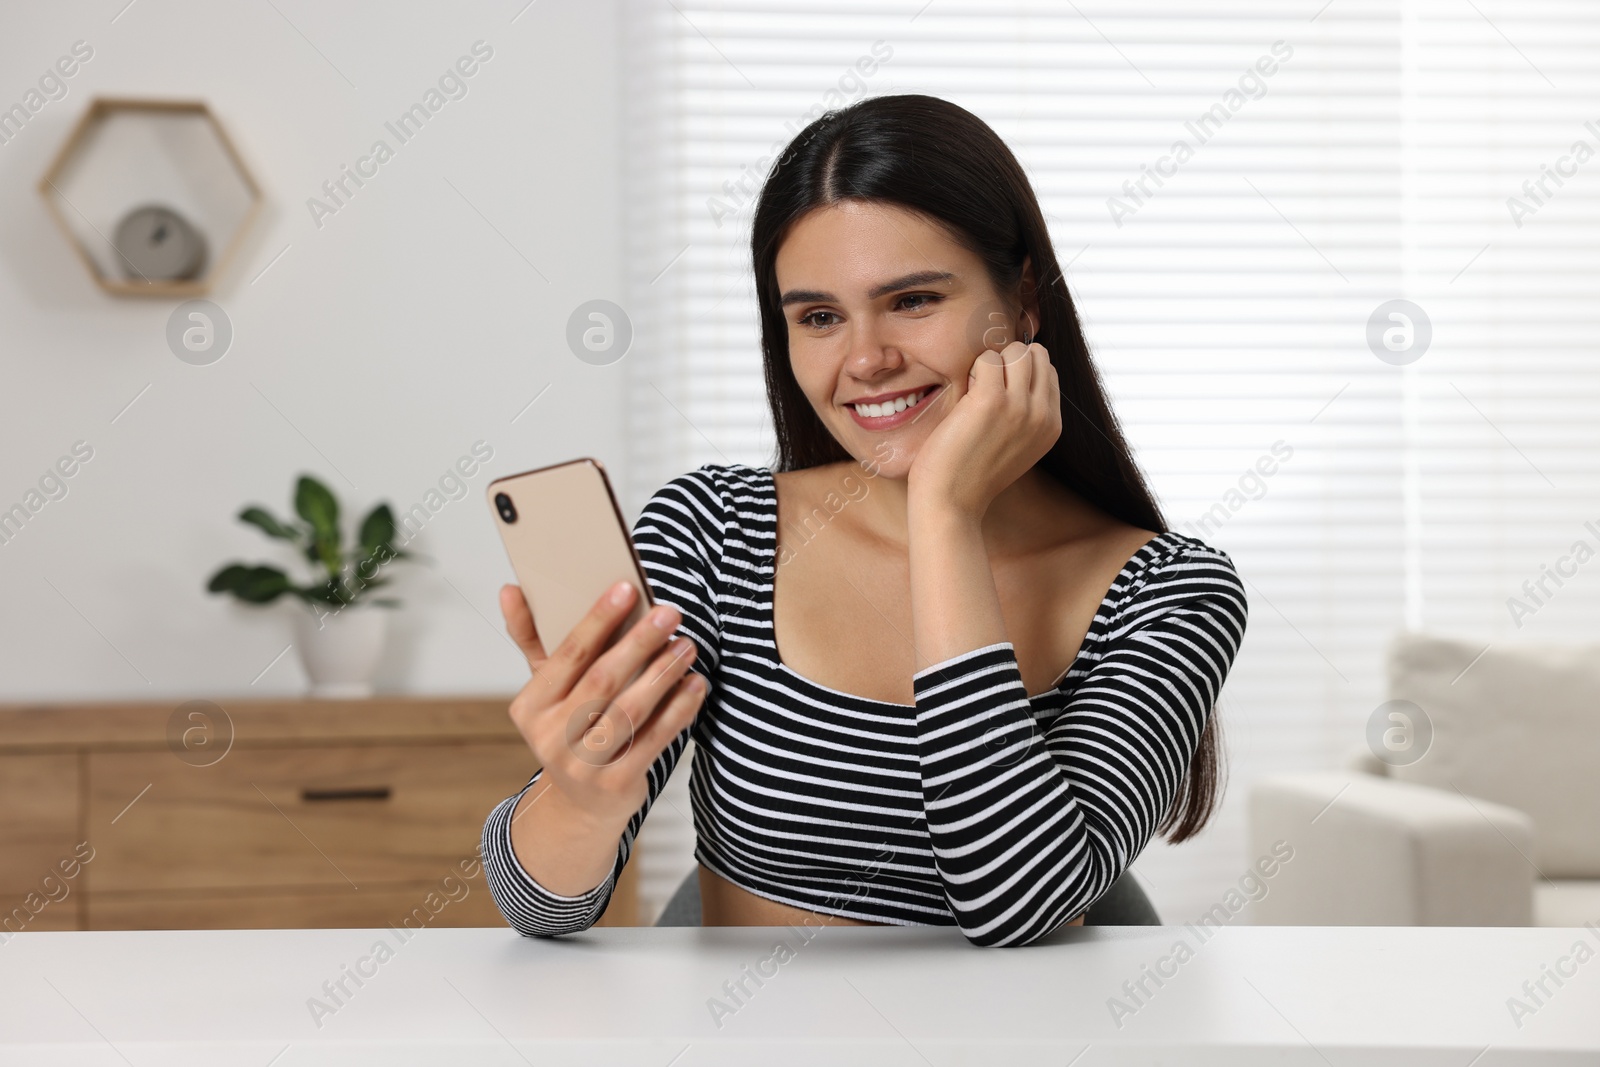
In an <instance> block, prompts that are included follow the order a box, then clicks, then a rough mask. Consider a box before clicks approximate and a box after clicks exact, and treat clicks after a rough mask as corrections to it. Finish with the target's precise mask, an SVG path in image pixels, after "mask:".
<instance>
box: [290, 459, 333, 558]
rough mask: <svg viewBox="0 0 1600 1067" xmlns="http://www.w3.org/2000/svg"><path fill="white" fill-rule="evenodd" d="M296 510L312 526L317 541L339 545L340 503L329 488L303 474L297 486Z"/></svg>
mask: <svg viewBox="0 0 1600 1067" xmlns="http://www.w3.org/2000/svg"><path fill="white" fill-rule="evenodd" d="M294 510H295V512H296V513H297V514H298V515H299V516H300V517H301V518H302V519H304V520H306V522H308V523H310V524H311V530H312V533H313V534H314V535H315V536H316V539H317V541H319V542H323V543H328V542H331V543H332V544H333V545H334V546H335V547H337V546H338V544H339V502H338V501H337V500H335V499H334V496H333V493H331V492H330V491H329V490H328V487H327V486H325V485H323V484H322V483H321V482H319V481H317V480H316V479H315V478H313V477H312V476H311V475H309V474H302V475H301V476H300V481H299V482H298V483H296V484H295V489H294Z"/></svg>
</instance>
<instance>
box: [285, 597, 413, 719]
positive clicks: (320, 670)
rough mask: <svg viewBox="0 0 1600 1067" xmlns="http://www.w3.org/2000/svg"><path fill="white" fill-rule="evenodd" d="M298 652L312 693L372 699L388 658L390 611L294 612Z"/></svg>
mask: <svg viewBox="0 0 1600 1067" xmlns="http://www.w3.org/2000/svg"><path fill="white" fill-rule="evenodd" d="M294 625H295V634H296V640H295V649H296V650H297V651H298V652H299V653H300V663H301V665H303V666H304V667H305V670H306V676H307V677H308V678H310V679H311V695H312V696H314V697H334V698H344V699H349V698H352V697H369V696H371V695H372V679H373V677H374V676H375V675H376V674H377V673H378V661H379V660H380V659H381V658H382V657H383V642H384V638H385V636H386V635H387V633H388V627H389V613H388V612H387V611H386V610H384V609H383V608H376V607H371V606H363V605H360V604H357V605H355V606H353V607H347V608H341V609H339V610H338V611H329V612H325V613H322V614H317V613H314V612H311V611H299V612H296V614H295V622H294Z"/></svg>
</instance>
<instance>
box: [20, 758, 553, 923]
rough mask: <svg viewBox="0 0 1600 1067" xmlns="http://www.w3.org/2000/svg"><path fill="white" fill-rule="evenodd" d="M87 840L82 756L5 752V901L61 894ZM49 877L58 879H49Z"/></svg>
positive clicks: (77, 867) (75, 869) (75, 872)
mask: <svg viewBox="0 0 1600 1067" xmlns="http://www.w3.org/2000/svg"><path fill="white" fill-rule="evenodd" d="M528 773H530V774H531V773H533V772H532V771H530V772H528ZM523 780H524V781H526V780H527V779H523ZM82 840H83V839H82V838H81V837H79V836H78V757H77V756H76V755H75V754H59V753H52V754H43V755H26V756H0V906H3V907H4V909H5V910H6V911H10V910H11V906H12V905H13V904H14V903H19V902H20V898H22V897H24V896H25V895H26V894H28V893H35V892H36V893H40V894H44V893H45V892H46V891H49V892H52V893H55V894H56V895H58V896H59V895H60V890H59V889H57V887H56V882H62V881H70V879H66V878H65V873H64V872H66V871H69V870H70V871H72V872H73V875H74V877H76V875H77V873H78V871H79V869H80V865H79V864H78V862H77V860H78V859H81V858H85V857H87V856H89V855H91V853H88V852H87V851H84V852H83V854H82V855H75V853H74V848H75V846H77V845H78V843H79V842H80V841H82ZM46 878H54V879H55V881H52V882H51V883H50V884H49V885H45V881H44V880H45V879H46ZM13 898H17V899H13Z"/></svg>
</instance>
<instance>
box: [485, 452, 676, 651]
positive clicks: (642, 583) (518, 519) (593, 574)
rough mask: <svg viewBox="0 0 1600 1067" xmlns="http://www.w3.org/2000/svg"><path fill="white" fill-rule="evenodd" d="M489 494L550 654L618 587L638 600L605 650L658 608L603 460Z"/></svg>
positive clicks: (524, 477) (493, 485)
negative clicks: (629, 590) (628, 588)
mask: <svg viewBox="0 0 1600 1067" xmlns="http://www.w3.org/2000/svg"><path fill="white" fill-rule="evenodd" d="M486 493H487V494H488V498H489V506H490V508H492V509H493V511H494V513H495V516H496V518H497V521H498V524H499V527H500V540H501V541H503V542H504V543H505V546H506V555H507V556H509V557H510V558H511V569H512V570H514V571H515V572H516V575H517V581H518V583H519V584H521V586H522V594H523V596H524V597H526V598H527V601H528V607H529V608H530V609H531V610H532V612H533V625H534V627H535V628H536V629H537V630H538V631H539V641H540V642H541V643H542V644H543V645H544V650H545V652H546V653H551V654H553V653H554V652H555V650H556V648H557V646H559V645H560V644H561V642H562V641H565V640H566V639H567V635H568V634H570V633H571V632H572V628H573V627H574V626H576V625H577V624H578V621H579V620H580V619H582V618H583V617H584V616H585V615H587V614H588V613H589V609H590V608H592V607H594V603H595V601H597V600H599V599H600V597H601V596H602V595H603V594H604V593H605V591H606V590H607V589H610V588H611V587H612V586H613V585H615V584H616V583H617V582H623V581H625V582H628V583H630V584H632V586H633V587H634V588H635V589H636V590H638V592H639V594H640V595H639V598H638V599H637V600H635V601H634V605H633V610H632V611H631V612H629V614H628V617H627V619H625V620H624V621H623V622H622V624H621V625H619V626H618V627H617V628H616V630H615V631H613V633H612V634H611V636H610V637H609V638H608V639H607V641H606V647H607V648H609V647H611V645H612V644H614V643H615V642H616V640H617V639H618V638H620V637H621V636H622V635H623V634H625V633H626V632H627V631H628V630H629V629H630V628H632V626H633V624H634V623H636V622H638V621H639V620H640V619H642V618H643V617H644V614H645V612H647V611H649V610H650V608H651V607H652V606H653V605H654V603H655V601H654V599H653V598H652V597H651V596H650V583H649V581H648V580H646V578H645V574H644V568H643V567H642V566H641V565H640V563H639V553H638V551H637V550H636V549H635V548H634V547H633V538H632V537H630V536H628V526H627V523H625V522H624V521H623V519H622V510H621V509H620V508H618V507H617V497H616V494H615V493H613V492H612V491H611V482H610V480H609V479H608V478H607V477H606V471H605V468H604V467H602V466H601V465H600V463H599V461H597V460H594V459H589V458H584V459H575V460H572V461H571V462H568V463H558V464H556V465H554V466H551V467H540V468H539V469H537V470H531V471H524V472H523V473H521V474H512V475H508V476H506V477H504V478H496V479H495V480H494V481H492V482H490V483H489V486H488V488H487V490H486Z"/></svg>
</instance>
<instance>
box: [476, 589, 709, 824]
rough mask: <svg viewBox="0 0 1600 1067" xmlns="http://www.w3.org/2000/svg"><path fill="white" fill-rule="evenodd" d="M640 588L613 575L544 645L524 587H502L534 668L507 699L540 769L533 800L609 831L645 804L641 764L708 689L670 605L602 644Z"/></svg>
mask: <svg viewBox="0 0 1600 1067" xmlns="http://www.w3.org/2000/svg"><path fill="white" fill-rule="evenodd" d="M638 595H639V594H638V592H637V591H636V590H635V589H634V588H633V586H632V585H631V584H629V583H628V582H619V583H617V585H616V586H614V587H612V588H611V589H610V590H608V591H607V592H606V593H605V594H603V595H602V596H601V597H600V599H599V600H597V601H596V602H595V605H594V607H593V608H591V609H590V610H589V613H588V614H587V615H585V616H584V617H583V619H582V620H581V621H580V622H579V623H578V625H577V626H575V627H573V630H572V633H571V634H569V635H568V636H567V638H566V640H564V641H562V642H561V644H560V646H558V647H557V648H556V650H555V651H554V652H553V653H548V654H547V653H546V652H545V649H544V645H543V644H542V643H541V642H540V640H539V634H538V632H537V631H536V630H535V629H534V625H533V614H532V612H530V611H529V610H528V602H527V599H526V598H525V597H524V596H523V595H522V590H521V588H520V587H518V586H515V585H505V586H502V587H501V589H500V612H501V614H502V615H504V616H505V620H506V632H507V633H509V634H510V635H511V639H512V640H513V641H515V642H516V643H517V647H518V648H520V649H522V652H523V654H524V655H525V656H527V658H528V666H529V667H530V668H531V669H532V671H533V677H532V678H531V679H530V680H529V681H528V684H527V685H525V686H523V687H522V690H521V692H519V693H518V694H517V695H516V696H515V697H514V698H513V699H512V701H511V721H512V722H514V723H515V724H516V726H517V729H518V730H519V731H521V733H522V736H523V738H524V739H525V740H526V741H527V742H528V747H529V748H531V749H532V750H533V754H534V756H535V757H536V758H537V759H538V760H539V764H540V766H541V767H543V768H544V773H543V776H542V780H543V781H546V782H548V783H549V786H548V789H547V790H546V791H545V793H543V794H541V795H540V797H539V800H540V801H541V802H550V801H554V802H555V803H556V804H557V806H564V807H566V808H567V810H568V811H569V812H570V813H571V815H572V816H573V817H576V818H581V819H587V820H590V821H592V822H594V823H595V825H596V827H597V828H604V829H606V830H607V831H610V830H613V829H614V830H617V831H619V832H620V830H621V828H622V827H624V826H626V825H627V822H628V820H629V819H630V818H632V817H633V815H634V813H635V812H637V811H638V810H639V808H640V807H641V806H642V805H643V804H644V802H645V800H646V799H647V798H648V796H649V783H648V781H647V779H646V773H645V772H646V771H647V770H648V769H649V767H650V765H651V764H652V763H654V762H655V759H656V757H657V756H659V755H660V754H661V752H662V750H663V749H665V748H666V747H667V745H668V744H670V743H671V742H672V739H673V738H675V737H677V736H678V734H680V733H682V732H683V729H684V727H686V726H688V725H689V723H691V722H692V721H693V720H694V716H695V713H696V712H698V711H699V710H700V705H701V703H702V702H704V700H705V696H706V681H705V679H704V678H702V677H701V676H700V675H698V674H695V673H693V672H690V670H689V665H690V664H691V663H693V662H694V656H695V647H694V643H693V642H692V641H690V640H689V639H688V638H685V637H676V638H674V637H672V633H673V631H674V630H676V629H677V627H678V623H679V621H680V619H681V616H680V615H679V613H678V612H677V611H676V610H675V609H673V608H670V607H667V606H665V605H660V604H658V605H656V606H655V607H653V608H651V609H650V611H649V612H647V613H646V614H645V616H644V618H642V619H640V620H639V621H638V622H637V623H635V624H634V626H633V627H632V628H631V629H630V630H629V631H628V632H627V633H626V634H624V635H623V636H622V638H621V639H620V640H619V641H618V642H617V643H616V644H615V645H613V646H612V647H611V648H610V649H609V650H607V651H605V652H603V653H602V652H601V649H602V648H604V647H605V643H606V640H607V639H608V638H609V637H610V636H611V634H612V633H613V632H614V631H615V630H616V628H617V626H618V625H619V624H620V623H621V622H622V621H623V620H624V619H626V618H627V616H628V613H629V611H631V610H632V608H633V603H634V599H635V598H636V597H637V596H638ZM669 638H670V640H669ZM641 670H642V673H640V672H641ZM636 674H637V675H638V678H637V679H635V678H634V675H636ZM630 680H631V682H630Z"/></svg>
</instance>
